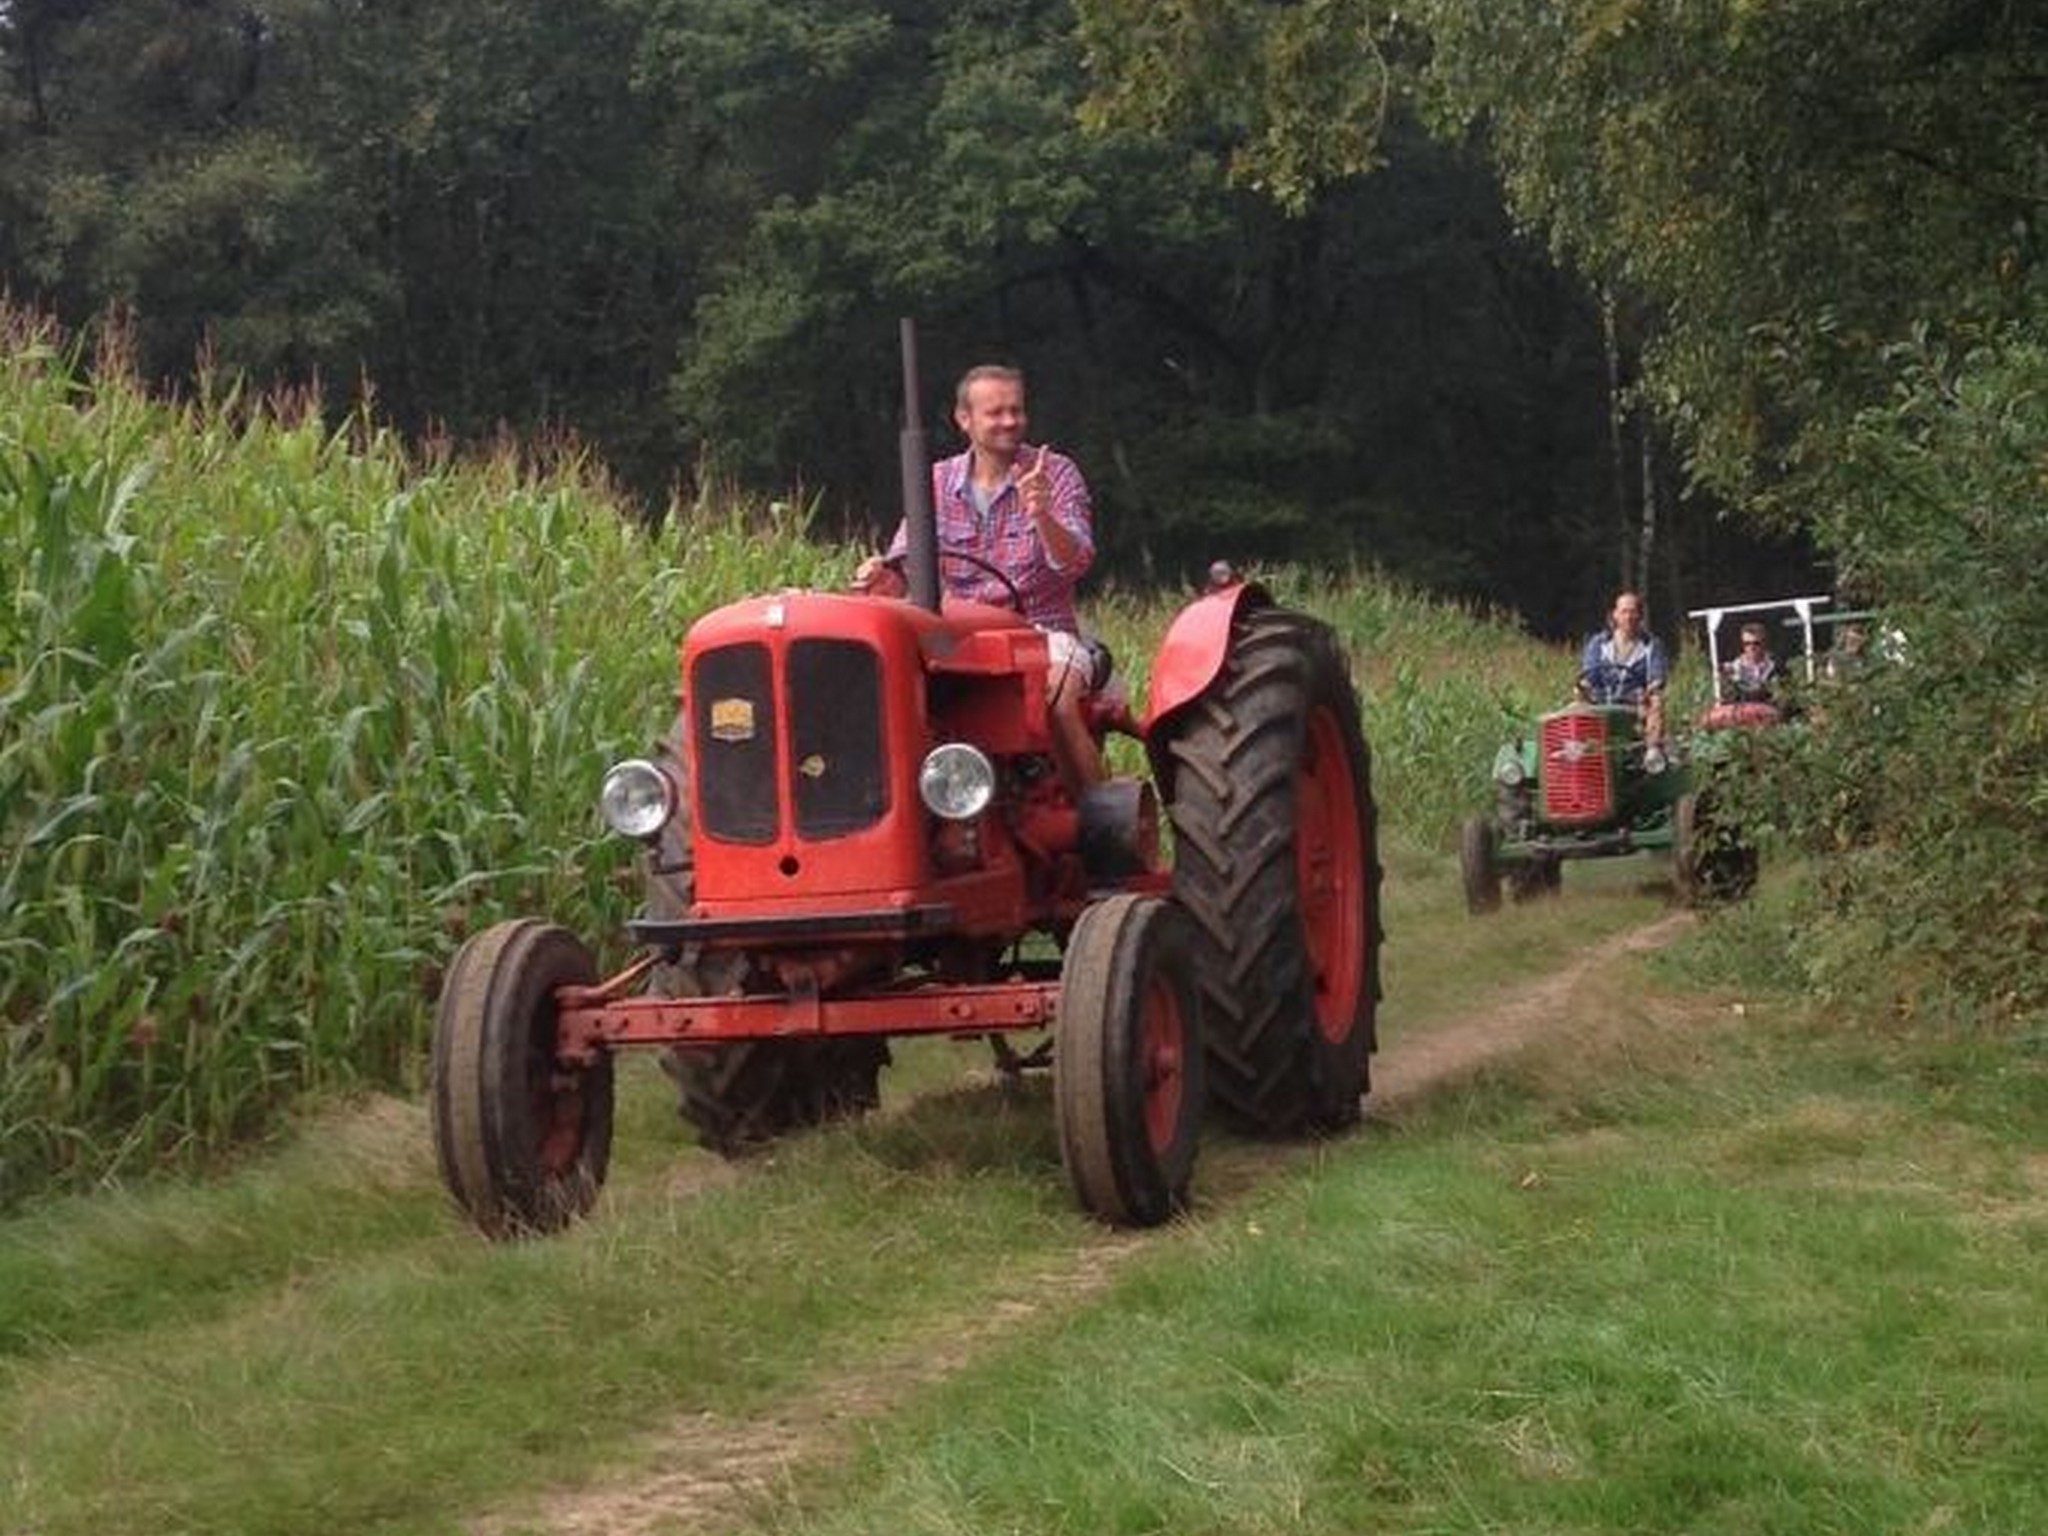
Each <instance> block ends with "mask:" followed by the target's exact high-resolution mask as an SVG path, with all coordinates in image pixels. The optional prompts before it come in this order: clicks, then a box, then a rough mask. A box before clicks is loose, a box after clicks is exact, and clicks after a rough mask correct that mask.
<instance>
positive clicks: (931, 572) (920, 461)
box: [896, 320, 939, 613]
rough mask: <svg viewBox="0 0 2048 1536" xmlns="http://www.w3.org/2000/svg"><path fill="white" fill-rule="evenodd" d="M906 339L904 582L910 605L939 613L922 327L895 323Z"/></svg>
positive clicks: (900, 440)
mask: <svg viewBox="0 0 2048 1536" xmlns="http://www.w3.org/2000/svg"><path fill="white" fill-rule="evenodd" d="M896 324H897V326H898V328H899V329H900V331H901V333H902V337H903V431H902V432H901V433H900V434H899V435H898V437H897V440H896V442H897V454H898V457H899V458H900V459H901V460H902V471H903V531H904V541H905V543H906V545H907V546H908V548H907V550H906V558H905V569H904V579H905V580H906V581H908V583H909V584H910V600H911V601H912V602H913V603H915V604H917V606H918V607H920V608H926V609H929V610H930V611H931V612H933V613H937V612H938V611H939V514H938V509H937V508H936V507H935V506H933V505H932V460H931V453H930V450H929V449H928V448H927V447H926V446H925V440H924V416H923V414H922V412H921V411H920V409H919V407H918V403H917V400H918V394H919V387H918V380H917V322H916V321H915V320H899V321H897V322H896Z"/></svg>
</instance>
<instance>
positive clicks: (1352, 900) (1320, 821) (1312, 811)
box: [1294, 708, 1371, 1044]
mask: <svg viewBox="0 0 2048 1536" xmlns="http://www.w3.org/2000/svg"><path fill="white" fill-rule="evenodd" d="M1303 748H1304V750H1303V753H1302V764H1301V772H1300V775H1299V776H1298V777H1297V778H1296V780H1295V797H1294V799H1295V818H1294V828H1295V831H1294V865H1295V877H1296V882H1297V888H1298V889H1299V891H1300V894H1301V922H1302V927H1303V929H1304V930H1305V932H1306V934H1307V939H1308V958H1309V966H1310V968H1311V970H1313V972H1314V973H1315V992H1316V1028H1317V1029H1319V1030H1321V1031H1322V1034H1323V1038H1324V1039H1325V1040H1328V1041H1330V1042H1331V1043H1332V1044H1338V1043H1341V1042H1342V1041H1344V1040H1345V1039H1346V1038H1348V1037H1349V1036H1350V1034H1351V1031H1352V1030H1353V1029H1354V1028H1355V1027H1356V1026H1357V1023H1358V1005H1359V997H1360V993H1361V991H1362V989H1363V988H1364V985H1365V960H1366V955H1365V947H1366V935H1367V933H1368V932H1370V931H1371V915H1370V914H1369V913H1367V912H1366V910H1365V891H1366V878H1367V872H1366V868H1365V840H1364V836H1363V829H1362V828H1361V827H1360V825H1359V817H1358V789H1357V785H1356V783H1355V782H1354V780H1353V778H1352V769H1351V755H1350V753H1348V752H1347V751H1346V750H1345V748H1344V732H1343V730H1342V728H1341V727H1340V726H1339V725H1338V723H1337V718H1336V716H1335V715H1333V714H1332V713H1331V712H1330V711H1329V710H1328V709H1327V708H1320V709H1317V710H1316V711H1315V712H1314V713H1312V714H1311V715H1310V716H1309V721H1308V732H1307V739H1306V741H1305V742H1304V743H1303Z"/></svg>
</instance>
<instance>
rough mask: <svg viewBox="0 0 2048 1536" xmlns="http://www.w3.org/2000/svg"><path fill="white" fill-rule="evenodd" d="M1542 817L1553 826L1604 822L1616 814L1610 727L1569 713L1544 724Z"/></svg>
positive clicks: (1597, 718) (1540, 756)
mask: <svg viewBox="0 0 2048 1536" xmlns="http://www.w3.org/2000/svg"><path fill="white" fill-rule="evenodd" d="M1538 743H1539V746H1540V748H1541V750H1540V751H1539V753H1538V758H1537V760H1538V762H1539V764H1540V765H1541V766H1540V769H1539V771H1540V773H1541V775H1542V779H1543V815H1544V819H1545V820H1547V821H1553V822H1587V821H1605V820H1606V819H1607V818H1608V817H1610V816H1612V815H1613V814H1614V785H1613V782H1612V779H1611V777H1610V773H1609V767H1608V757H1607V721H1606V720H1605V719H1604V718H1603V717H1601V716H1600V715H1597V714H1592V713H1586V714H1579V713H1577V712H1568V713H1565V714H1561V715H1552V716H1551V717H1550V718H1549V719H1547V720H1545V721H1544V722H1543V729H1542V733H1541V735H1540V736H1539V738H1538Z"/></svg>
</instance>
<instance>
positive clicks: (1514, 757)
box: [1493, 746, 1528, 789]
mask: <svg viewBox="0 0 2048 1536" xmlns="http://www.w3.org/2000/svg"><path fill="white" fill-rule="evenodd" d="M1527 777H1528V774H1527V772H1526V771H1525V770H1524V769H1523V767H1522V754H1521V753H1520V752H1518V751H1516V750H1515V748H1513V747H1512V746H1506V747H1502V748H1501V749H1500V751H1499V752H1497V753H1495V754H1494V759H1493V778H1494V782H1495V783H1496V784H1500V785H1503V786H1505V787H1506V788H1508V789H1514V788H1516V787H1517V786H1519V785H1520V784H1521V782H1522V781H1523V780H1524V779H1525V778H1527Z"/></svg>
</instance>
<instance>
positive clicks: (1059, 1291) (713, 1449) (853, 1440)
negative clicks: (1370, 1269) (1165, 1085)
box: [468, 902, 1691, 1536]
mask: <svg viewBox="0 0 2048 1536" xmlns="http://www.w3.org/2000/svg"><path fill="white" fill-rule="evenodd" d="M1648 910H1650V909H1648V908H1647V907H1646V906H1645V905H1644V904H1642V903H1640V902H1637V903H1631V904H1630V910H1629V911H1628V913H1627V915H1626V916H1624V915H1622V914H1620V913H1618V912H1617V913H1615V914H1613V915H1611V916H1610V918H1609V921H1610V922H1615V921H1620V922H1624V923H1625V924H1626V925H1625V926H1621V927H1619V928H1618V929H1617V930H1616V931H1612V932H1608V933H1606V934H1604V936H1602V937H1600V938H1598V939H1596V940H1595V941H1593V942H1592V943H1590V944H1586V945H1584V947H1581V948H1576V949H1561V948H1554V949H1552V950H1551V951H1550V954H1551V958H1552V959H1553V961H1555V960H1556V959H1557V958H1558V957H1559V956H1564V957H1566V958H1564V960H1563V963H1562V965H1558V966H1556V967H1555V968H1553V969H1550V970H1548V971H1546V972H1543V973H1541V974H1539V975H1538V976H1537V977H1536V979H1534V980H1530V981H1526V982H1524V981H1518V980H1509V979H1501V980H1498V981H1497V982H1495V984H1494V987H1493V992H1492V995H1490V996H1488V997H1486V998H1485V999H1484V1001H1483V1002H1481V1003H1479V1004H1478V1005H1476V1006H1472V1005H1471V999H1470V996H1469V993H1468V994H1467V998H1466V1001H1467V1005H1468V1006H1466V1007H1465V1008H1463V1009H1462V1010H1460V1011H1453V1012H1449V1013H1445V1014H1442V1015H1440V1016H1438V1017H1435V1018H1432V1019H1425V1020H1422V1021H1418V1022H1417V1023H1416V1025H1415V1026H1414V1027H1412V1028H1408V1027H1404V1026H1403V1024H1402V1021H1401V1013H1400V1010H1399V1009H1398V1008H1391V1007H1390V1008H1388V1009H1387V1010H1386V1015H1387V1016H1386V1020H1385V1026H1384V1028H1383V1033H1384V1034H1386V1035H1387V1036H1388V1037H1389V1039H1388V1042H1387V1043H1386V1044H1385V1045H1384V1046H1383V1049H1382V1051H1381V1053H1380V1055H1379V1056H1378V1057H1377V1058H1376V1060H1375V1062H1374V1068H1373V1073H1374V1093H1373V1097H1372V1099H1371V1101H1370V1103H1369V1105H1368V1111H1369V1116H1370V1117H1373V1118H1377V1119H1378V1120H1379V1121H1381V1122H1382V1123H1388V1122H1391V1123H1394V1124H1398V1123H1399V1117H1400V1115H1401V1113H1402V1112H1403V1110H1404V1109H1408V1108H1412V1107H1414V1106H1416V1105H1418V1104H1419V1103H1421V1102H1422V1101H1423V1100H1425V1099H1426V1098H1427V1097H1428V1096H1429V1095H1430V1094H1431V1093H1432V1092H1434V1091H1437V1090H1439V1089H1441V1088H1443V1087H1445V1086H1446V1085H1449V1084H1453V1083H1456V1082H1458V1081H1459V1080H1461V1079H1463V1078H1465V1077H1467V1076H1468V1075H1470V1074H1471V1073H1472V1072H1474V1071H1475V1070H1477V1069H1479V1068H1481V1067H1483V1066H1484V1065H1486V1064H1487V1063H1489V1062H1492V1061H1496V1060H1499V1059H1502V1058H1504V1057H1507V1056H1510V1055H1513V1054H1516V1053H1518V1052H1522V1051H1524V1050H1529V1049H1534V1048H1537V1047H1540V1046H1541V1045H1543V1044H1544V1043H1546V1041H1547V1040H1549V1039H1550V1038H1551V1037H1552V1036H1556V1037H1557V1038H1558V1039H1560V1041H1565V1040H1569V1041H1571V1042H1572V1044H1573V1045H1574V1046H1575V1047H1578V1046H1583V1045H1585V1044H1586V1043H1587V1038H1586V1037H1587V1030H1588V1028H1589V1027H1591V1028H1599V1027H1600V1025H1599V1024H1598V1022H1597V1021H1596V1022H1594V1023H1593V1024H1591V1025H1589V1022H1588V1021H1589V1017H1590V1016H1593V1015H1598V1014H1600V1013H1601V1012H1602V1011H1604V1010H1606V1009H1608V1008H1609V1007H1610V1006H1611V1004H1612V1002H1613V999H1612V996H1611V990H1610V989H1611V987H1612V986H1613V985H1614V982H1613V979H1612V978H1613V977H1614V975H1615V974H1616V972H1617V967H1619V966H1621V964H1622V962H1625V961H1626V960H1628V959H1629V958H1630V957H1632V956H1638V955H1642V954H1645V953H1647V952H1649V951H1652V950H1655V949H1657V948H1660V947H1662V946H1663V945H1665V944H1667V943H1669V942H1671V941H1672V940H1673V939H1674V938H1675V937H1676V936H1677V935H1678V934H1679V933H1680V932H1681V931H1683V929H1684V928H1685V927H1686V925H1687V924H1688V923H1689V922H1690V921H1691V917H1690V914H1687V913H1683V912H1672V913H1667V914H1664V915H1661V916H1654V917H1652V918H1651V920H1649V921H1647V922H1644V921H1641V916H1642V914H1643V913H1644V912H1645V911H1648ZM1453 921H1456V922H1459V923H1462V921H1463V920H1462V918H1458V919H1454V920H1453ZM1516 921H1517V919H1516V918H1514V917H1510V918H1509V919H1507V921H1506V924H1505V925H1503V927H1504V930H1505V931H1504V932H1503V933H1502V935H1501V937H1500V938H1499V939H1496V937H1495V934H1494V931H1492V930H1487V929H1472V928H1463V927H1460V928H1455V929H1451V930H1449V934H1450V942H1451V943H1452V944H1453V946H1454V947H1455V946H1456V945H1457V942H1458V941H1459V940H1462V941H1463V942H1465V943H1472V942H1473V941H1474V940H1477V942H1478V945H1479V946H1492V945H1494V944H1496V943H1502V942H1505V943H1508V944H1510V945H1512V944H1513V943H1514V942H1516V941H1518V940H1519V941H1521V942H1524V943H1537V944H1541V943H1542V941H1543V938H1542V935H1543V932H1547V931H1548V930H1549V928H1550V927H1551V925H1552V923H1553V922H1555V923H1557V928H1558V932H1559V933H1563V932H1565V931H1567V930H1566V928H1565V926H1564V924H1563V922H1562V921H1561V920H1559V919H1555V918H1549V917H1545V916H1542V915H1535V914H1532V915H1531V917H1530V918H1529V920H1528V924H1533V925H1536V926H1537V927H1538V928H1540V929H1541V930H1542V932H1532V931H1530V929H1529V926H1528V924H1525V926H1524V928H1523V929H1522V930H1520V931H1518V930H1516V929H1515V928H1514V927H1513V924H1515V922H1516ZM1582 937H1583V935H1581V938H1582ZM1425 963H1433V962H1425ZM1482 969H1483V968H1482ZM1322 1150H1323V1151H1324V1152H1325V1153H1326V1152H1327V1150H1328V1149H1327V1148H1325V1149H1322ZM1314 1155H1317V1149H1314V1148H1307V1147H1294V1148H1290V1147H1285V1146H1273V1145H1265V1144H1261V1145H1246V1144H1225V1145H1221V1146H1216V1145H1212V1146H1211V1147H1210V1148H1209V1149H1207V1150H1205V1153H1204V1162H1203V1168H1202V1170H1201V1172H1200V1173H1198V1175H1197V1188H1198V1192H1199V1194H1200V1196H1201V1197H1202V1200H1203V1209H1202V1210H1200V1211H1199V1212H1198V1213H1197V1215H1196V1216H1195V1217H1194V1218H1193V1220H1192V1221H1191V1222H1190V1223H1188V1224H1187V1225H1185V1226H1182V1227H1173V1226H1169V1227H1166V1228H1162V1229H1159V1230H1156V1231H1153V1232H1147V1233H1114V1232H1108V1231H1103V1230H1099V1229H1098V1230H1093V1231H1088V1232H1084V1233H1082V1234H1080V1235H1079V1236H1078V1237H1077V1238H1076V1239H1075V1240H1073V1241H1072V1243H1071V1245H1070V1246H1067V1247H1065V1248H1062V1249H1059V1250H1057V1251H1054V1252H1051V1253H1048V1254H1044V1255H1041V1256H1039V1257H1037V1258H1036V1259H1035V1260H1034V1261H1033V1262H1031V1263H1030V1264H1028V1265H1025V1266H1023V1267H1020V1268H1018V1269H1016V1270H1014V1271H1011V1272H1008V1273H1006V1274H1005V1275H1004V1277H1003V1279H1002V1282H1001V1283H1000V1284H999V1285H998V1286H997V1287H996V1288H995V1289H993V1290H992V1291H983V1292H981V1293H980V1294H978V1295H976V1296H975V1297H974V1299H973V1301H972V1304H971V1305H966V1306H960V1307H958V1308H956V1309H953V1310H944V1309H941V1310H939V1311H938V1312H936V1313H927V1314H925V1315H923V1316H921V1317H919V1318H917V1319H915V1320H914V1321H913V1322H912V1323H911V1325H910V1326H909V1327H907V1328H906V1329H904V1330H902V1331H901V1333H900V1336H899V1337H895V1338H892V1339H890V1340H889V1341H888V1342H886V1343H885V1344H884V1345H883V1346H882V1347H881V1348H880V1350H879V1351H878V1352H877V1353H874V1354H871V1355H869V1356H867V1357H866V1358H864V1359H863V1360H862V1361H861V1362H860V1363H859V1364H858V1365H857V1366H856V1367H854V1368H851V1369H848V1370H845V1371H843V1372H838V1373H833V1374H830V1375H828V1376H826V1377H825V1378H824V1379H820V1380H814V1381H812V1382H811V1383H810V1384H809V1385H808V1386H807V1387H806V1388H805V1389H804V1390H803V1391H802V1392H801V1393H799V1394H798V1395H797V1396H795V1397H794V1398H793V1399H791V1400H788V1401H785V1402H782V1403H779V1404H777V1405H775V1406H774V1407H772V1408H770V1409H768V1410H767V1411H763V1412H759V1413H754V1414H750V1415H727V1414H722V1413H715V1412H698V1413H690V1414H686V1415H683V1416H680V1417H678V1418H676V1419H675V1420H673V1421H671V1422H670V1423H668V1424H666V1425H664V1426H663V1427H661V1428H660V1429H659V1430H658V1431H655V1432H653V1433H651V1434H649V1435H647V1436H645V1437H644V1438H643V1439H642V1440H641V1443H640V1445H639V1448H638V1453H637V1454H636V1455H635V1456H634V1457H632V1458H631V1459H632V1460H634V1461H636V1462H637V1463H638V1464H640V1465H642V1466H644V1467H651V1468H653V1469H654V1470H651V1471H646V1472H643V1473H639V1474H635V1475H629V1476H625V1477H620V1478H617V1479H614V1480H610V1481H606V1482H603V1483H600V1484H597V1485H593V1486H586V1487H581V1488H577V1489H573V1490H562V1491H558V1492H555V1493H551V1494H546V1495H543V1496H541V1497H540V1498H538V1499H532V1498H529V1499H524V1500H511V1501H507V1503H506V1504H505V1505H503V1506H501V1507H500V1508H498V1509H495V1510H493V1511H492V1512H490V1513H489V1514H487V1515H485V1516H483V1517H482V1518H480V1519H478V1520H477V1521H475V1522H473V1523H472V1524H471V1525H470V1526H469V1527H468V1529H469V1530H470V1531H471V1532H473V1533H474V1536H525V1533H532V1532H550V1533H555V1536H599V1533H603V1536H661V1533H667V1532H715V1531H745V1530H753V1529H759V1528H762V1527H763V1526H764V1525H772V1526H774V1527H775V1528H777V1529H781V1528H783V1527H782V1526H781V1525H779V1524H777V1522H776V1515H777V1512H778V1511H781V1512H782V1513H784V1514H786V1513H788V1511H789V1508H790V1505H791V1497H790V1494H789V1492H788V1490H790V1489H791V1488H793V1487H794V1486H795V1485H796V1483H797V1482H798V1480H799V1479H800V1478H802V1477H804V1476H807V1475H816V1474H818V1473H820V1472H823V1471H826V1470H828V1469H829V1468H831V1467H832V1466H834V1465H838V1464H844V1463H846V1462H848V1461H850V1460H851V1459H852V1458H853V1457H854V1456H855V1455H856V1454H858V1452H859V1451H860V1450H861V1449H862V1448H863V1446H864V1445H865V1444H866V1443H867V1441H868V1437H869V1435H870V1433H871V1426H873V1425H874V1424H876V1423H877V1422H878V1421H880V1420H882V1419H884V1418H886V1417H887V1416H888V1415H890V1414H891V1413H893V1412H894V1411H896V1410H897V1409H899V1408H901V1407H903V1406H904V1405H906V1404H907V1403H909V1402H910V1401H911V1399H912V1398H913V1397H914V1396H916V1394H918V1393H919V1392H920V1391H922V1390H924V1389H926V1388H929V1387H932V1386H935V1385H936V1384H938V1383H940V1382H943V1381H945V1380H946V1379H947V1378H949V1377H951V1376H953V1375H955V1374H956V1373H958V1372H959V1371H961V1370H962V1369H964V1368H966V1367H967V1366H969V1365H971V1364H972V1363H974V1362H976V1361H977V1360H980V1359H982V1358H984V1357H985V1356H987V1355H988V1354H990V1353H991V1352H993V1351H997V1350H1001V1349H1004V1348H1006V1347H1009V1346H1011V1345H1014V1344H1016V1343H1017V1342H1018V1341H1019V1340H1021V1339H1024V1338H1027V1337H1029V1336H1031V1335H1033V1334H1043V1333H1044V1332H1046V1331H1047V1325H1048V1324H1049V1323H1052V1322H1055V1321H1057V1320H1058V1319H1060V1318H1062V1317H1064V1316H1069V1315H1072V1314H1074V1313H1077V1312H1079V1311H1081V1310H1082V1309H1083V1308H1085V1307H1086V1305H1087V1304H1088V1303H1089V1302H1091V1301H1092V1300H1094V1299H1095V1298H1097V1297H1099V1296H1101V1295H1102V1294H1104V1293H1105V1292H1106V1291H1107V1290H1108V1289H1109V1288H1110V1286H1111V1284H1112V1283H1113V1282H1114V1281H1115V1279H1116V1278H1117V1276H1118V1275H1119V1273H1120V1272H1121V1271H1122V1270H1123V1269H1124V1268H1125V1267H1126V1266H1127V1265H1128V1264H1129V1263H1130V1262H1131V1261H1132V1260H1133V1259H1136V1258H1138V1257H1139V1256H1141V1255H1144V1254H1148V1253H1152V1252H1155V1251H1158V1250H1160V1249H1161V1248H1162V1247H1164V1246H1166V1245H1171V1244H1175V1243H1181V1242H1189V1241H1196V1242H1199V1241H1200V1233H1201V1229H1202V1228H1203V1226H1204V1225H1205V1224H1206V1223H1207V1222H1209V1221H1211V1220H1214V1219H1217V1218H1218V1217H1224V1216H1227V1215H1228V1213H1229V1212H1230V1211H1231V1210H1232V1209H1233V1208H1234V1207H1236V1206H1238V1205H1239V1204H1240V1203H1241V1202H1243V1201H1244V1200H1246V1199H1249V1198H1254V1197H1256V1195H1257V1194H1258V1192H1259V1191H1260V1190H1261V1189H1265V1188H1270V1187H1271V1186H1272V1184H1273V1183H1274V1182H1275V1181H1276V1180H1278V1179H1280V1178H1283V1177H1285V1176H1286V1174H1287V1173H1288V1171H1289V1170H1290V1169H1295V1168H1298V1167H1299V1165H1300V1163H1301V1162H1302V1160H1304V1159H1305V1158H1307V1157H1310V1156H1314ZM1368 1155H1369V1154H1368Z"/></svg>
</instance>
